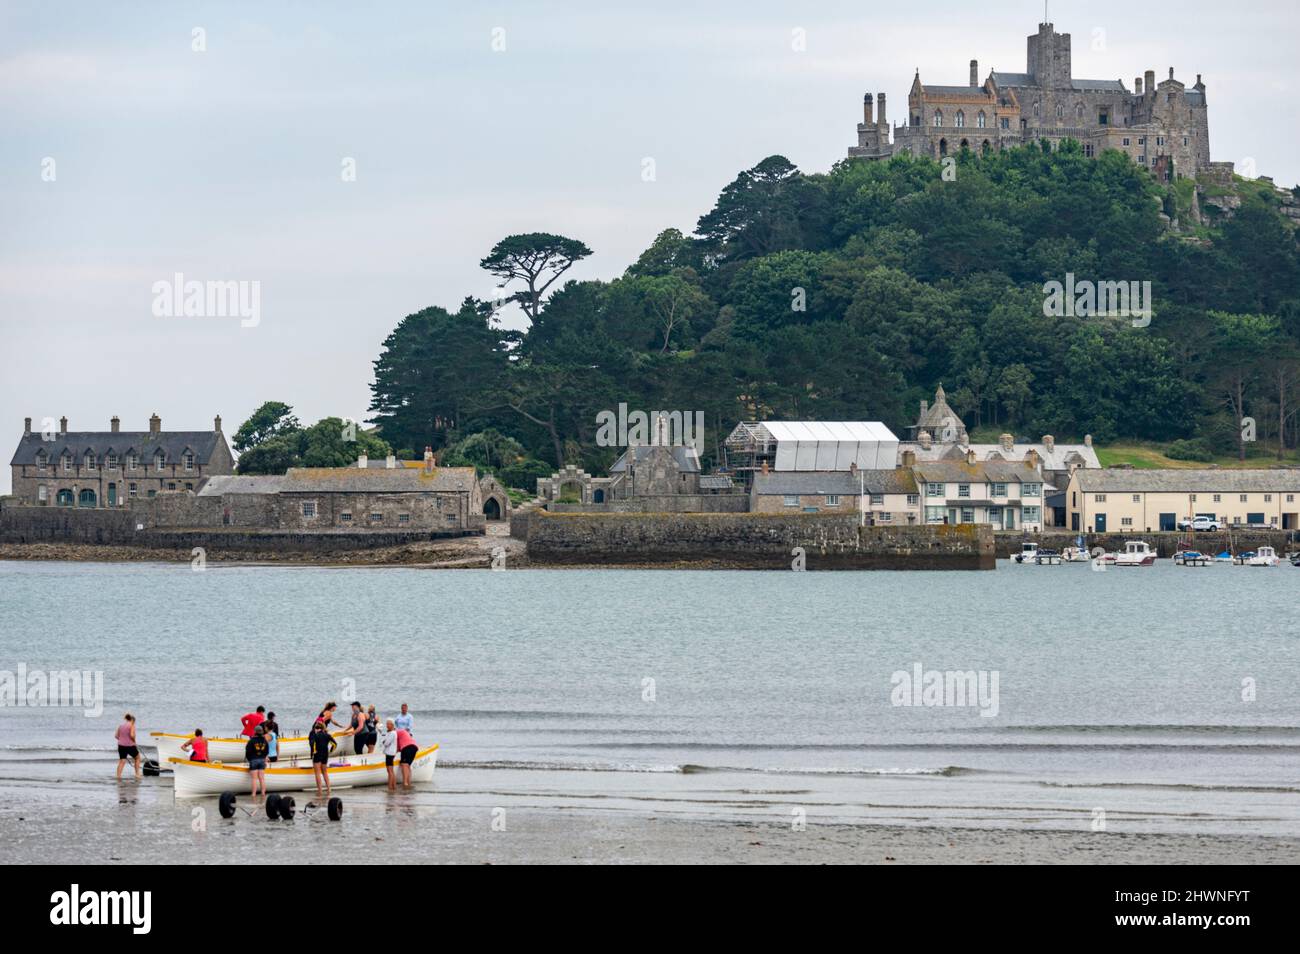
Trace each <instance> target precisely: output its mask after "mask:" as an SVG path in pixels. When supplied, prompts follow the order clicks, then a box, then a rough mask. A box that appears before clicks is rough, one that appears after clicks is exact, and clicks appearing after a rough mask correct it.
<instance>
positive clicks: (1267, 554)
mask: <svg viewBox="0 0 1300 954" xmlns="http://www.w3.org/2000/svg"><path fill="white" fill-rule="evenodd" d="M1281 562H1282V560H1281V559H1280V558H1279V557H1278V555H1277V551H1276V550H1274V549H1273V548H1272V547H1260V548H1259V549H1258V550H1256V551H1255V555H1254V556H1252V557H1251V558H1250V559H1249V560H1247V561H1246V565H1247V566H1277V565H1278V564H1279V563H1281Z"/></svg>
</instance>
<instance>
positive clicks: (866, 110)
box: [862, 93, 872, 126]
mask: <svg viewBox="0 0 1300 954" xmlns="http://www.w3.org/2000/svg"><path fill="white" fill-rule="evenodd" d="M862 125H864V126H870V125H872V122H871V94H870V93H868V94H867V95H866V96H863V97H862Z"/></svg>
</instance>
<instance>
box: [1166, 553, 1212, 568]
mask: <svg viewBox="0 0 1300 954" xmlns="http://www.w3.org/2000/svg"><path fill="white" fill-rule="evenodd" d="M1174 565H1175V566H1209V565H1210V558H1209V557H1208V556H1207V555H1205V554H1204V553H1202V552H1201V551H1200V550H1179V551H1178V552H1177V553H1175V554H1174Z"/></svg>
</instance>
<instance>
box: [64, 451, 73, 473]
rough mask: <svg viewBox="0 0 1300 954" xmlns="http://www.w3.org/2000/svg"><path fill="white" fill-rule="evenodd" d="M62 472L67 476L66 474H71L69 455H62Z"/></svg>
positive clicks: (70, 456) (70, 457)
mask: <svg viewBox="0 0 1300 954" xmlns="http://www.w3.org/2000/svg"><path fill="white" fill-rule="evenodd" d="M63 472H64V473H65V474H67V473H71V472H72V455H71V454H64V455H63Z"/></svg>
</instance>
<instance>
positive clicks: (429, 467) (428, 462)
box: [424, 444, 433, 474]
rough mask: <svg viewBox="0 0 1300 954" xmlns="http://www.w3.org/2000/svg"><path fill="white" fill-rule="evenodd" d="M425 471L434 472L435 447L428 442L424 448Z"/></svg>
mask: <svg viewBox="0 0 1300 954" xmlns="http://www.w3.org/2000/svg"><path fill="white" fill-rule="evenodd" d="M424 472H425V473H426V474H432V473H433V448H432V447H430V446H428V445H427V444H426V445H425V448H424Z"/></svg>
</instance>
